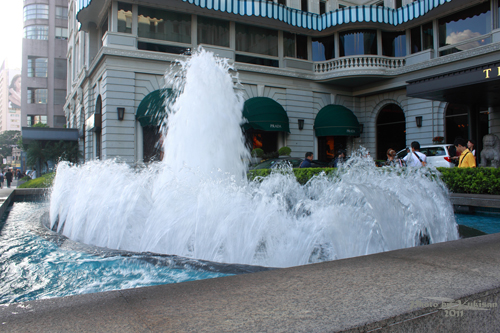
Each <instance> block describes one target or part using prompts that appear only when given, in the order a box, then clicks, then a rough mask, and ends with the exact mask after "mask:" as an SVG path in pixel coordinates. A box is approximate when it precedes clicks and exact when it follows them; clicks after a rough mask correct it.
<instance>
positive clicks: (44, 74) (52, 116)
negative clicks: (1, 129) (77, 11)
mask: <svg viewBox="0 0 500 333" xmlns="http://www.w3.org/2000/svg"><path fill="white" fill-rule="evenodd" d="M23 19H24V36H23V55H22V57H23V59H22V68H23V71H22V93H21V96H22V101H21V110H22V111H21V124H22V126H23V127H31V126H33V125H35V124H37V123H43V124H46V125H47V126H49V127H52V128H63V127H65V125H66V118H65V115H64V110H63V106H64V103H65V100H66V74H67V62H66V54H67V50H68V43H67V39H68V1H67V0H24V17H23Z"/></svg>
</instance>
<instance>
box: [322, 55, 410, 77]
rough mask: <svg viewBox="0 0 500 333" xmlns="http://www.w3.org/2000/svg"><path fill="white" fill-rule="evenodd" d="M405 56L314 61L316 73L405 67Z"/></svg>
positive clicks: (367, 56)
mask: <svg viewBox="0 0 500 333" xmlns="http://www.w3.org/2000/svg"><path fill="white" fill-rule="evenodd" d="M405 63H406V60H405V58H392V57H383V56H374V55H357V56H350V57H342V58H338V59H331V60H327V61H321V62H314V72H315V73H328V72H331V71H334V70H339V69H395V68H400V67H403V66H404V65H405Z"/></svg>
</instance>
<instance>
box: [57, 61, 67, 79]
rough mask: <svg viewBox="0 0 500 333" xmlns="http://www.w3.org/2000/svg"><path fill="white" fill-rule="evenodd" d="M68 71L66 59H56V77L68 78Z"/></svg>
mask: <svg viewBox="0 0 500 333" xmlns="http://www.w3.org/2000/svg"><path fill="white" fill-rule="evenodd" d="M67 72H68V68H67V63H66V59H54V79H61V80H66V73H67Z"/></svg>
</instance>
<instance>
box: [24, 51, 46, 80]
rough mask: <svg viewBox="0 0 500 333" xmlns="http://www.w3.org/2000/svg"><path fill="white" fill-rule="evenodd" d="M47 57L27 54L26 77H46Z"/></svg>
mask: <svg viewBox="0 0 500 333" xmlns="http://www.w3.org/2000/svg"><path fill="white" fill-rule="evenodd" d="M47 62H48V59H47V58H40V57H31V56H28V77H47V72H48V70H47Z"/></svg>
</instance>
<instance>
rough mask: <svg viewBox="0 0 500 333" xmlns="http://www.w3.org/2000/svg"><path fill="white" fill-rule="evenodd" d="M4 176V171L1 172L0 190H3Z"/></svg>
mask: <svg viewBox="0 0 500 333" xmlns="http://www.w3.org/2000/svg"><path fill="white" fill-rule="evenodd" d="M3 180H4V174H3V170H0V188H3Z"/></svg>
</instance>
